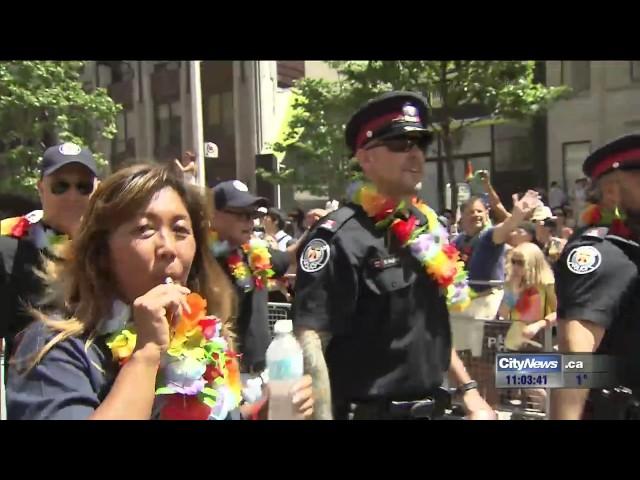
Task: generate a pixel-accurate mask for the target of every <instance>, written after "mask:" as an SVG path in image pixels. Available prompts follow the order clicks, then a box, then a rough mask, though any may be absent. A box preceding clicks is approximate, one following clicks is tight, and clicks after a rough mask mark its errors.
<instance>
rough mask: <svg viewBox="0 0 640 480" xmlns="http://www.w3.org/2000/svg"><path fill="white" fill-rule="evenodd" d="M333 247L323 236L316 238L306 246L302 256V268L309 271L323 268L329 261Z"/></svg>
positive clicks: (312, 271)
mask: <svg viewBox="0 0 640 480" xmlns="http://www.w3.org/2000/svg"><path fill="white" fill-rule="evenodd" d="M330 255H331V247H329V244H328V243H327V242H326V241H324V240H323V239H322V238H314V239H313V240H311V241H310V242H309V243H307V246H306V247H305V248H304V250H303V252H302V255H301V256H300V268H302V270H303V271H305V272H307V273H314V272H318V271H320V270H322V269H323V268H324V267H325V265H326V264H327V263H328V262H329V256H330Z"/></svg>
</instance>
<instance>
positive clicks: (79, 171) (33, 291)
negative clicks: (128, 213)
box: [0, 143, 99, 356]
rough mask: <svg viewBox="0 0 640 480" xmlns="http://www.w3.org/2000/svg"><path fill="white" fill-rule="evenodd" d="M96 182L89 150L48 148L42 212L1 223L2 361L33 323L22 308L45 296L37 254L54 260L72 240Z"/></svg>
mask: <svg viewBox="0 0 640 480" xmlns="http://www.w3.org/2000/svg"><path fill="white" fill-rule="evenodd" d="M98 183H99V181H98V169H97V166H96V162H95V159H94V158H93V154H92V153H91V152H90V151H89V150H88V149H87V148H83V147H80V146H79V145H76V144H74V143H62V144H60V145H55V146H52V147H50V148H48V149H47V150H46V151H45V152H44V155H43V156H42V161H41V162H40V180H39V181H38V184H37V188H38V194H39V196H40V202H41V203H42V210H35V211H32V212H30V213H28V214H26V215H24V216H22V217H15V218H7V219H4V220H2V221H1V222H0V286H1V287H4V288H3V297H2V298H0V301H1V302H2V303H0V308H1V309H2V312H4V314H3V315H2V321H0V337H4V338H5V340H6V348H5V355H6V356H9V354H10V353H11V352H12V351H13V345H14V340H15V336H16V335H17V334H18V333H19V332H20V331H21V330H22V329H24V327H25V326H26V325H27V324H28V323H29V322H30V321H31V317H30V316H29V315H28V314H27V313H26V311H25V305H29V304H31V305H34V304H36V303H37V302H38V301H39V300H40V297H41V295H42V293H43V292H42V289H43V286H42V280H41V279H40V277H38V276H37V275H36V274H35V272H34V270H36V269H40V268H41V267H42V261H41V260H42V256H41V254H44V255H45V256H47V257H49V258H54V257H55V252H54V250H55V248H56V246H58V245H60V244H61V243H63V242H64V241H65V240H66V239H68V238H71V237H73V235H74V233H75V232H76V231H77V229H78V227H79V225H80V220H81V218H82V215H83V214H84V212H85V210H86V208H87V206H88V204H89V198H90V196H91V194H92V193H93V192H94V190H95V189H96V187H97V185H98ZM2 283H3V285H2Z"/></svg>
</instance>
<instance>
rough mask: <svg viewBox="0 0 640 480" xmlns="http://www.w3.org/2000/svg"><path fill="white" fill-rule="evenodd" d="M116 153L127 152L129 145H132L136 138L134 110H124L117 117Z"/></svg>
mask: <svg viewBox="0 0 640 480" xmlns="http://www.w3.org/2000/svg"><path fill="white" fill-rule="evenodd" d="M116 128H117V132H116V136H115V138H114V140H115V153H116V154H122V153H125V152H126V151H127V144H129V145H131V144H133V142H134V141H135V138H136V132H135V129H136V123H135V113H134V111H133V110H122V111H120V112H118V115H117V116H116Z"/></svg>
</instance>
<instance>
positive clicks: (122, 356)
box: [7, 165, 311, 419]
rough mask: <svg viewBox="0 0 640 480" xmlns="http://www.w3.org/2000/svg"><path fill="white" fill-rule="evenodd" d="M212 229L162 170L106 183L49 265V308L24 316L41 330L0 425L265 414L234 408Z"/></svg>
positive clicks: (30, 335) (122, 174)
mask: <svg viewBox="0 0 640 480" xmlns="http://www.w3.org/2000/svg"><path fill="white" fill-rule="evenodd" d="M208 226H209V216H208V215H207V213H206V208H205V202H204V201H203V199H202V198H201V197H200V195H199V194H198V193H197V192H196V191H195V190H191V189H190V188H189V187H188V186H186V185H185V184H184V182H182V181H181V180H180V179H178V178H176V177H174V176H173V175H171V173H170V172H169V170H168V168H161V167H152V166H145V165H138V166H133V167H129V168H126V169H123V170H120V171H119V172H117V173H115V174H114V175H112V176H111V177H109V178H107V179H106V180H105V181H104V182H103V183H102V184H101V185H100V187H99V188H98V190H97V191H96V193H95V194H94V196H93V197H92V199H91V201H90V204H89V207H88V209H87V212H86V214H85V216H84V218H83V220H82V224H81V226H80V229H79V231H78V233H77V235H75V236H74V238H73V242H69V243H68V244H67V245H66V247H65V249H64V250H63V251H62V254H63V256H64V260H65V261H64V262H61V263H57V264H50V265H48V267H49V268H48V269H47V274H48V275H47V276H48V279H49V284H50V287H51V296H50V298H49V302H48V304H49V305H51V307H50V308H48V309H46V310H44V309H40V310H33V311H32V313H33V314H34V316H35V317H36V319H37V322H35V323H34V324H32V325H31V326H30V327H29V328H28V329H27V330H26V331H25V333H24V335H23V337H22V338H21V340H20V343H19V346H18V349H17V352H16V354H15V356H14V358H13V360H12V367H11V375H10V377H9V382H8V385H7V410H8V417H9V418H13V419H150V418H157V417H160V418H162V419H221V418H239V417H240V416H245V417H247V416H254V415H255V416H258V415H259V413H260V412H264V411H265V409H264V408H255V406H250V405H243V406H240V407H239V408H235V407H236V406H237V405H238V402H240V398H241V397H240V396H239V382H238V377H239V373H237V368H235V367H234V365H235V363H236V362H237V359H236V355H235V353H234V351H235V348H234V336H233V331H234V329H235V325H234V322H233V318H234V317H233V316H232V314H233V309H234V300H235V297H234V295H233V291H232V287H231V285H230V283H229V281H228V280H227V278H226V276H225V274H224V272H223V271H222V269H221V268H220V266H219V265H218V263H217V262H216V261H215V259H214V258H213V257H212V255H211V253H210V252H209V250H208V248H207V245H206V239H207V234H208ZM195 293H197V294H198V296H195V295H194V294H195ZM212 316H215V317H216V318H214V317H212ZM234 372H235V373H234ZM307 383H309V382H308V380H307ZM299 387H300V388H299V389H298V390H296V393H298V396H299V397H300V398H295V399H294V400H296V401H298V402H299V403H298V404H297V405H298V407H299V409H300V410H301V412H302V413H303V414H305V413H306V414H307V415H309V414H310V408H311V406H310V402H311V400H310V398H311V393H310V389H308V388H306V384H305V383H304V381H302V382H301V383H300V384H299ZM214 390H215V392H214Z"/></svg>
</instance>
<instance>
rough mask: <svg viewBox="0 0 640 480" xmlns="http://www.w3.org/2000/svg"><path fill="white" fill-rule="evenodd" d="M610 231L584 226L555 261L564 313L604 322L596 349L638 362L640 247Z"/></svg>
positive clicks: (561, 315) (560, 315)
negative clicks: (610, 233)
mask: <svg viewBox="0 0 640 480" xmlns="http://www.w3.org/2000/svg"><path fill="white" fill-rule="evenodd" d="M607 232H608V229H607V228H605V227H596V228H589V229H586V231H585V230H583V231H582V232H580V233H578V234H577V235H576V236H575V237H574V238H573V239H571V240H570V241H569V243H568V244H567V245H566V247H565V248H564V250H563V253H562V255H561V257H560V259H559V260H558V262H557V263H556V265H555V273H556V283H555V284H556V293H557V297H558V318H559V319H568V320H587V321H590V322H593V323H595V324H597V325H600V326H601V327H603V328H604V329H605V334H604V336H603V339H602V342H601V344H600V346H599V347H598V349H597V351H596V353H601V354H609V355H615V356H618V357H620V358H621V359H623V360H627V361H632V362H633V363H632V364H631V365H632V366H635V367H637V364H638V363H639V361H640V357H638V345H640V319H639V318H638V312H639V311H640V284H639V281H638V273H639V270H638V265H640V247H639V246H638V244H637V243H635V242H633V241H630V240H626V239H623V238H620V237H615V236H611V235H607ZM636 358H637V359H638V360H635V359H636ZM627 365H629V364H627ZM636 385H640V381H638V382H637V383H636ZM627 386H629V385H627Z"/></svg>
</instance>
